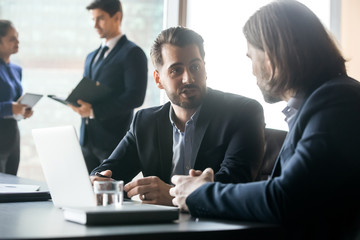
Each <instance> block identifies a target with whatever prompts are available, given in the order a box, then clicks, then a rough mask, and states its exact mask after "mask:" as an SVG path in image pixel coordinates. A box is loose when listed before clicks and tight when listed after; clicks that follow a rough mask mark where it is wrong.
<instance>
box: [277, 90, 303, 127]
mask: <svg viewBox="0 0 360 240" xmlns="http://www.w3.org/2000/svg"><path fill="white" fill-rule="evenodd" d="M303 102H304V96H303V95H301V94H297V95H296V96H295V97H292V98H290V100H289V101H288V103H287V106H286V107H285V108H284V109H283V110H282V113H283V114H284V115H285V121H286V122H287V123H288V124H289V122H290V120H291V119H293V117H294V116H295V115H296V113H297V112H298V111H299V109H300V107H301V105H302V104H303Z"/></svg>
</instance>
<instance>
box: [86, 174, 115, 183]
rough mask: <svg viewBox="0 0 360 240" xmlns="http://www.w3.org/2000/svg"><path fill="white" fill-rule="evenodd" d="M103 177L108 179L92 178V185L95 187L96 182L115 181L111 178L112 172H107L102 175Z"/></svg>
mask: <svg viewBox="0 0 360 240" xmlns="http://www.w3.org/2000/svg"><path fill="white" fill-rule="evenodd" d="M100 174H101V175H104V176H106V177H99V176H96V175H95V176H90V181H91V184H92V185H94V182H95V181H112V180H114V179H112V178H111V176H112V171H111V170H105V171H102V172H101V173H100Z"/></svg>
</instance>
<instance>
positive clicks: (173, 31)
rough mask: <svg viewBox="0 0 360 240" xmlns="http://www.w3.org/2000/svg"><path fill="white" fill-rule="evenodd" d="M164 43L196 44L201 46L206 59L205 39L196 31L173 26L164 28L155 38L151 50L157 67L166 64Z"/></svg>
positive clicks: (181, 45) (178, 44) (202, 55)
mask: <svg viewBox="0 0 360 240" xmlns="http://www.w3.org/2000/svg"><path fill="white" fill-rule="evenodd" d="M164 44H171V45H175V46H178V47H184V46H188V45H190V44H196V45H197V46H198V48H199V51H200V55H201V58H202V59H203V60H204V59H205V51H204V39H203V38H202V37H201V36H200V35H199V34H198V33H196V32H195V31H193V30H190V29H188V28H185V27H180V26H178V27H171V28H168V29H165V30H163V31H162V32H161V33H160V34H159V35H158V37H157V38H156V39H155V41H154V44H153V46H152V48H151V51H150V56H151V60H152V62H153V64H154V66H155V67H159V66H162V65H163V64H164V62H163V58H162V55H161V49H162V46H163V45H164Z"/></svg>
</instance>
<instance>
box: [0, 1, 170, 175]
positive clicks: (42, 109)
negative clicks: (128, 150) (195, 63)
mask: <svg viewBox="0 0 360 240" xmlns="http://www.w3.org/2000/svg"><path fill="white" fill-rule="evenodd" d="M91 1H92V0H59V1H48V0H2V1H0V17H1V18H2V19H8V20H10V21H12V22H13V24H14V26H15V28H16V29H17V31H18V32H19V40H20V48H19V52H18V53H17V54H16V55H13V56H12V57H11V61H12V62H14V63H17V64H19V65H20V66H21V67H22V68H23V88H24V92H33V93H41V94H44V95H45V96H46V95H48V94H56V95H59V96H67V95H68V94H69V92H70V91H71V89H72V88H74V87H75V86H76V84H77V83H78V82H79V81H80V79H81V78H82V75H83V68H84V62H85V57H86V55H87V54H88V53H90V52H91V51H93V50H94V49H96V48H97V47H98V46H100V43H101V40H100V39H99V37H98V35H97V33H96V31H95V30H94V28H93V23H92V20H91V16H90V13H89V12H88V11H87V10H86V6H87V5H88V4H89V3H90V2H91ZM121 2H122V5H123V11H124V18H123V23H122V31H123V33H125V34H126V35H127V37H128V38H129V39H130V40H132V41H133V42H135V43H137V44H138V45H139V46H140V47H141V48H142V49H143V50H144V52H145V53H146V55H147V57H148V63H149V64H148V65H149V73H148V79H149V84H148V89H147V93H146V99H145V102H144V104H143V106H142V107H149V106H154V105H158V104H159V98H160V92H159V91H158V89H157V88H156V86H155V84H154V83H153V78H152V70H151V69H152V64H151V60H150V56H149V53H150V47H151V45H152V43H153V41H154V39H155V37H156V36H157V35H158V33H159V32H160V31H161V30H162V27H163V8H164V4H163V2H164V1H163V0H136V1H134V0H121ZM59 125H74V126H75V127H76V128H79V126H80V117H79V116H78V115H77V114H76V113H74V112H73V111H72V110H71V109H70V108H68V107H66V106H63V105H62V104H59V103H58V102H55V101H53V100H51V99H49V98H47V97H44V98H43V99H42V100H40V102H39V103H38V104H37V105H36V106H35V107H34V115H33V117H32V118H30V119H28V120H23V121H21V122H19V127H20V132H21V160H20V167H19V171H18V175H19V176H21V177H28V178H32V179H38V180H43V173H42V170H41V167H40V162H39V159H38V156H37V153H36V150H35V146H34V143H33V138H32V135H31V129H33V128H43V127H52V126H59ZM69 167H70V166H69Z"/></svg>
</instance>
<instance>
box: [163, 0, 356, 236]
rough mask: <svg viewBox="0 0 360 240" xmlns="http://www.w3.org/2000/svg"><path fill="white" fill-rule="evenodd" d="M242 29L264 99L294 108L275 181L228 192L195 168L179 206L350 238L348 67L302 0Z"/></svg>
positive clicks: (180, 179)
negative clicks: (285, 102) (281, 102)
mask: <svg viewBox="0 0 360 240" xmlns="http://www.w3.org/2000/svg"><path fill="white" fill-rule="evenodd" d="M243 31H244V34H245V37H246V39H247V41H248V54H247V55H248V57H249V58H250V59H251V60H252V63H253V73H254V75H255V76H256V78H257V84H258V86H259V88H260V89H261V91H262V93H263V95H264V98H265V100H266V101H267V102H270V103H272V102H277V101H280V100H284V101H287V103H288V106H287V107H286V108H285V110H284V111H283V112H284V113H285V116H286V121H287V123H288V125H289V133H288V135H287V137H286V139H285V142H284V144H283V147H282V149H281V151H280V154H279V156H278V159H277V162H276V164H275V167H274V170H273V173H272V178H271V179H270V180H268V181H259V182H253V183H247V184H231V185H230V184H223V183H213V171H212V170H211V169H206V170H205V171H203V172H201V171H195V170H192V171H191V172H190V176H174V177H173V178H172V182H173V183H174V184H175V185H176V186H175V187H174V188H172V189H171V190H170V194H171V195H172V196H174V197H175V198H174V199H173V203H174V205H178V206H179V207H180V208H182V209H183V210H189V211H190V213H191V214H192V215H193V216H194V217H219V218H227V219H238V220H245V221H262V222H268V223H282V224H284V226H286V227H289V230H290V233H293V234H294V235H293V237H298V238H300V239H302V238H308V237H310V238H315V239H339V238H342V237H349V239H354V238H352V237H353V236H351V234H352V233H353V232H354V231H352V230H354V229H352V228H354V227H355V228H356V227H359V225H357V226H356V221H357V218H358V216H359V208H360V204H359V203H360V191H359V189H360V174H359V173H360V151H359V146H360V124H359V123H360V110H359V107H360V84H359V82H357V81H356V80H354V79H352V78H350V77H348V76H347V74H346V69H345V60H344V58H343V57H342V55H341V53H340V51H339V50H338V48H337V47H336V44H335V42H334V41H333V40H332V38H331V37H330V36H329V34H328V33H327V31H326V29H325V28H324V27H323V25H322V24H321V22H320V20H319V19H318V18H317V17H316V16H315V14H314V13H312V12H311V11H310V10H309V9H308V8H307V7H306V6H304V5H303V4H301V3H299V2H296V1H277V2H273V3H270V4H269V5H266V6H264V7H262V8H261V9H260V10H259V11H257V12H256V13H255V14H254V15H253V16H252V17H251V18H250V19H249V20H248V21H247V23H246V24H245V26H244V29H243ZM357 224H358V223H357ZM293 231H295V232H293ZM298 234H299V235H298ZM302 234H303V235H302ZM308 234H310V235H308Z"/></svg>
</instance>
